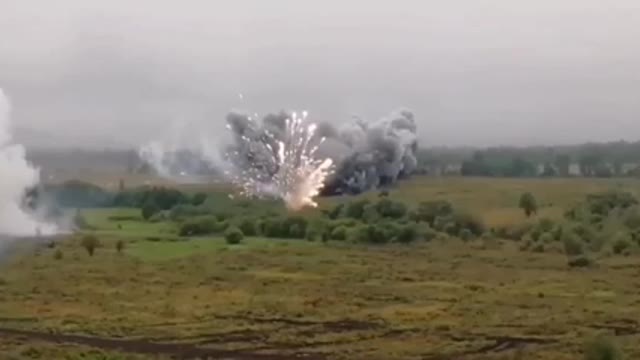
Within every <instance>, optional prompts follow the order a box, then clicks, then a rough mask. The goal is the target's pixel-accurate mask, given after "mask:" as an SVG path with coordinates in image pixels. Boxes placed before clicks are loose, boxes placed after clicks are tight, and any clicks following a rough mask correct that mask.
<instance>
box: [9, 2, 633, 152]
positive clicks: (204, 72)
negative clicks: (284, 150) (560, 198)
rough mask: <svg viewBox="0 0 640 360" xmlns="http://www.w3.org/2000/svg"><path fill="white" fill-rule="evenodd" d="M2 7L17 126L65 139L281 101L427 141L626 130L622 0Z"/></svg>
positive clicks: (117, 139) (152, 134)
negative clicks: (407, 131)
mask: <svg viewBox="0 0 640 360" xmlns="http://www.w3.org/2000/svg"><path fill="white" fill-rule="evenodd" d="M0 8H1V9H2V11H0V88H3V89H4V90H5V93H6V94H7V95H8V96H9V97H10V99H11V101H12V105H13V106H12V108H13V113H12V115H13V119H14V125H15V126H16V127H18V128H20V129H23V130H24V129H27V130H28V129H33V130H34V131H37V132H38V133H40V134H44V135H43V136H42V137H43V138H44V139H47V138H55V137H60V139H64V140H65V142H68V143H69V144H68V145H75V142H77V143H78V145H84V144H81V143H82V142H88V143H89V145H90V144H91V143H95V145H96V146H98V147H101V146H104V145H105V144H113V145H115V144H120V145H135V144H139V143H143V142H146V141H148V140H151V139H154V138H158V137H162V136H164V135H166V133H167V132H168V131H169V129H170V128H171V126H172V124H175V123H176V122H183V123H187V124H189V128H191V129H198V130H201V129H208V130H209V131H211V134H212V137H217V136H221V135H220V134H221V132H220V131H218V130H219V129H222V124H223V123H224V117H225V115H226V114H227V112H228V111H230V110H232V109H244V110H248V111H251V112H254V111H255V112H258V113H260V114H265V113H267V112H272V111H278V110H280V109H283V108H287V109H299V110H303V109H305V110H308V111H309V112H310V117H311V118H312V119H314V120H320V121H330V122H333V123H336V124H339V123H340V122H342V121H345V120H348V119H349V118H350V117H351V115H360V116H362V117H364V118H366V119H376V118H378V117H382V116H385V115H386V114H388V113H389V112H391V111H392V110H394V109H396V108H397V107H407V108H410V109H411V110H413V112H414V113H415V115H416V119H417V121H418V124H419V131H418V132H419V135H420V141H421V144H423V145H424V146H427V147H428V146H442V145H449V146H464V145H468V146H487V145H490V146H497V145H552V144H575V143H581V142H586V141H602V142H604V141H616V140H621V139H624V140H629V141H634V140H639V139H640V121H639V120H638V114H640V102H638V101H636V100H635V97H636V96H637V93H639V92H640V61H639V60H640V44H637V41H635V40H636V38H637V35H640V3H637V2H635V1H632V0H619V1H616V2H613V3H605V2H602V1H597V0H581V1H578V0H556V1H552V0H542V1H537V2H528V3H521V2H512V1H506V0H458V1H455V0H454V1H448V2H436V1H412V0H405V1H398V2H394V3H386V2H384V3H381V4H380V3H372V2H368V1H363V0H351V1H337V0H328V1H323V2H308V3H307V2H304V3H303V2H300V1H293V0H289V1H287V0H272V1H269V2H264V1H259V0H253V1H250V0H244V1H235V2H233V3H229V4H226V6H220V5H219V4H215V3H213V2H208V1H196V0H193V1H190V2H183V3H178V2H169V1H150V0H144V1H142V0H140V1H136V2H135V3H134V2H126V1H123V0H117V1H109V2H106V1H104V2H97V1H96V2H86V1H79V0H73V1H72V0H62V1H57V2H55V3H40V4H35V3H28V2H21V1H16V0H0ZM239 94H242V95H243V96H242V99H241V97H240V96H239ZM44 139H43V141H44ZM54 142H60V141H54ZM65 145H67V144H65Z"/></svg>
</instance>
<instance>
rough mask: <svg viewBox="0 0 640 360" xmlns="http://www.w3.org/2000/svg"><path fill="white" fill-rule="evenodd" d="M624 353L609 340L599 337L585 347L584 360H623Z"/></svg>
mask: <svg viewBox="0 0 640 360" xmlns="http://www.w3.org/2000/svg"><path fill="white" fill-rule="evenodd" d="M622 358H623V357H622V353H621V352H620V350H618V348H617V347H616V345H615V344H614V343H613V342H612V341H611V340H610V339H608V338H604V337H597V338H595V339H593V340H590V341H588V342H587V343H586V344H585V347H584V360H622Z"/></svg>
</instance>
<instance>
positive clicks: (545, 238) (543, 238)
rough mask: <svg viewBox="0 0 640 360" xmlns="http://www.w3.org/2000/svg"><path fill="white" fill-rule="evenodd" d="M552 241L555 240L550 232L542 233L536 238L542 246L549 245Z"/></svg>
mask: <svg viewBox="0 0 640 360" xmlns="http://www.w3.org/2000/svg"><path fill="white" fill-rule="evenodd" d="M553 240H555V239H554V237H553V235H552V234H551V233H550V232H545V233H542V235H540V237H539V238H538V241H540V242H541V243H543V244H551V243H552V242H553Z"/></svg>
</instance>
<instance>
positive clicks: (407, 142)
mask: <svg viewBox="0 0 640 360" xmlns="http://www.w3.org/2000/svg"><path fill="white" fill-rule="evenodd" d="M288 117H289V115H288V114H287V113H286V112H280V113H278V114H269V115H267V116H265V117H264V118H263V119H262V122H261V123H259V122H257V121H256V120H254V119H251V117H250V116H249V115H247V114H242V113H238V112H232V113H230V114H229V115H228V116H227V122H228V123H229V128H230V130H231V131H232V133H233V138H234V141H233V143H232V144H231V145H230V146H229V148H227V149H226V150H227V154H228V159H229V162H230V163H231V164H232V165H233V166H234V167H236V168H237V169H239V170H246V169H248V168H249V167H251V166H256V165H257V166H260V167H262V169H261V170H263V171H262V172H263V173H264V174H265V175H264V176H265V180H267V179H268V178H269V176H270V175H272V174H274V173H275V172H276V171H277V164H274V163H273V161H272V159H273V158H274V156H273V152H274V151H277V146H276V144H275V143H274V140H273V139H276V140H277V139H282V137H283V135H282V134H283V132H284V129H285V122H286V119H287V118H288ZM268 134H272V135H273V136H269V135H268ZM416 134H417V126H416V121H415V118H414V115H413V113H412V112H411V111H409V110H398V111H394V112H393V113H391V114H390V115H389V116H387V117H384V118H382V119H379V120H377V121H373V122H367V121H365V120H363V119H360V118H354V119H353V120H352V121H351V122H349V123H347V124H346V125H344V126H341V127H338V128H336V127H334V126H333V125H331V124H329V123H320V124H319V125H318V129H317V132H316V136H318V137H324V138H326V139H325V142H324V143H322V145H321V146H320V148H319V150H318V153H317V155H318V157H324V158H327V157H329V158H331V159H333V161H334V163H335V164H336V171H335V173H334V175H333V176H332V177H331V178H330V180H329V181H328V183H327V184H326V186H325V190H324V193H325V194H344V193H346V194H354V193H360V192H363V191H367V190H370V189H374V188H377V187H379V186H385V185H389V184H393V183H395V182H396V181H397V180H398V179H400V178H402V177H406V176H409V175H410V174H411V173H412V172H413V171H414V170H415V168H416V165H417V160H416V152H417V148H418V141H417V135H416Z"/></svg>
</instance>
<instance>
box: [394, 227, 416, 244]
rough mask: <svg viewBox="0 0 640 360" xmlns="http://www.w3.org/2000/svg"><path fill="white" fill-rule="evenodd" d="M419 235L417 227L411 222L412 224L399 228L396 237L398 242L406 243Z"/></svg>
mask: <svg viewBox="0 0 640 360" xmlns="http://www.w3.org/2000/svg"><path fill="white" fill-rule="evenodd" d="M417 237H418V229H417V227H416V226H415V225H413V224H410V225H404V226H402V227H401V228H400V229H399V231H398V234H397V235H396V237H395V239H396V241H397V242H400V243H404V244H406V243H410V242H413V241H415V240H416V238H417Z"/></svg>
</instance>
